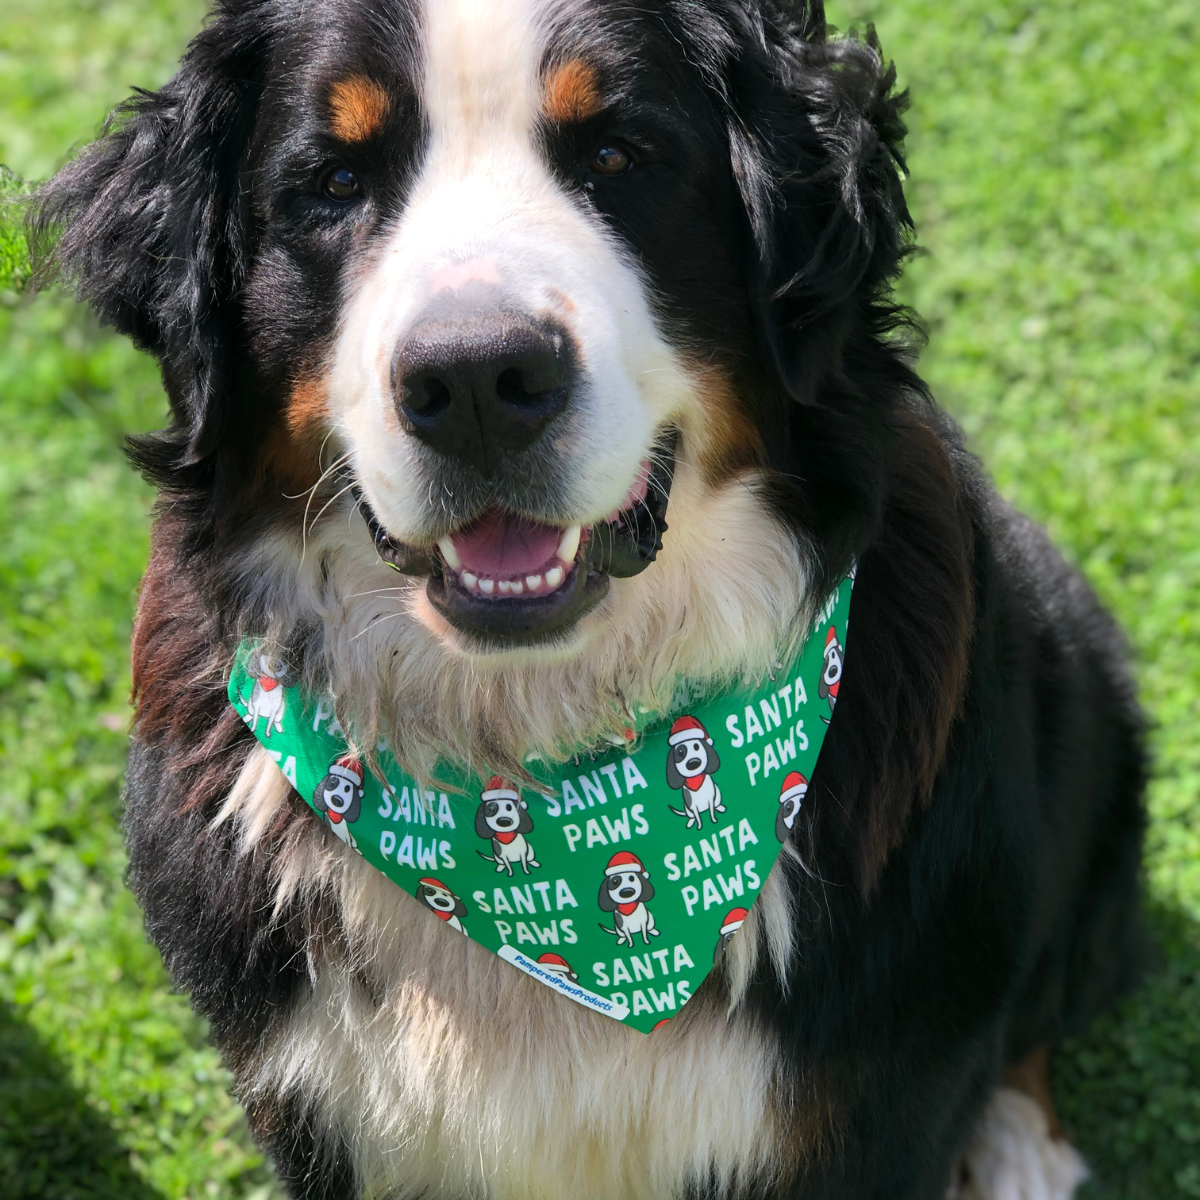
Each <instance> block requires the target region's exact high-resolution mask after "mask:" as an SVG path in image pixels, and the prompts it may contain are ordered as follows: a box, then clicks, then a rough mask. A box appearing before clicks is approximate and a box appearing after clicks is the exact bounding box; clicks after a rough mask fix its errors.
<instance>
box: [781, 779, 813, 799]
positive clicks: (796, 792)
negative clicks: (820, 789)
mask: <svg viewBox="0 0 1200 1200" xmlns="http://www.w3.org/2000/svg"><path fill="white" fill-rule="evenodd" d="M807 791H808V780H807V779H805V778H804V776H803V775H801V774H800V772H799V771H789V772H788V773H787V774H786V775H785V776H784V778H783V784H782V785H781V787H780V789H779V803H780V804H786V803H787V802H788V801H789V800H791V799H792V798H793V797H795V799H797V800H803V799H804V793H805V792H807Z"/></svg>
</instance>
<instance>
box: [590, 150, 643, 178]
mask: <svg viewBox="0 0 1200 1200" xmlns="http://www.w3.org/2000/svg"><path fill="white" fill-rule="evenodd" d="M632 166H633V159H632V158H631V157H630V156H629V153H628V151H626V150H624V149H622V148H621V147H620V146H617V145H614V144H611V143H605V144H604V145H603V146H600V147H599V148H598V149H597V150H596V152H595V153H594V154H593V155H592V161H591V162H590V163H588V169H589V170H591V171H595V172H596V174H597V175H624V174H625V172H626V171H628V170H629V168H630V167H632Z"/></svg>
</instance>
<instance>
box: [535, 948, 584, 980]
mask: <svg viewBox="0 0 1200 1200" xmlns="http://www.w3.org/2000/svg"><path fill="white" fill-rule="evenodd" d="M537 961H538V966H539V967H541V968H542V970H543V971H549V972H550V973H551V974H552V975H557V976H558V977H559V978H560V979H569V980H570V981H571V982H572V983H578V982H579V976H578V975H576V974H575V971H574V970H573V969H572V967H571V964H570V963H569V962H567V960H566V959H565V958H563V956H562V955H561V954H543V955H541V956H540V957H539V958H538V960H537Z"/></svg>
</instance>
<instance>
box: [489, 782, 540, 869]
mask: <svg viewBox="0 0 1200 1200" xmlns="http://www.w3.org/2000/svg"><path fill="white" fill-rule="evenodd" d="M532 831H533V818H532V817H531V816H530V815H529V806H528V805H527V804H526V803H525V801H524V800H522V799H521V793H520V792H519V791H517V789H516V788H515V787H513V786H512V784H510V783H507V782H506V781H505V780H503V779H501V778H500V776H499V775H493V776H492V777H491V779H489V780H488V782H487V787H485V788H484V789H483V791H482V793H481V794H480V797H479V807H478V808H477V809H476V810H475V833H476V834H477V835H478V836H479V837H481V838H489V839H490V840H491V843H492V852H491V854H484V852H483V851H482V850H479V851H477V853H478V854H479V857H480V858H484V859H487V861H488V862H494V863H495V864H496V870H497V871H507V872H508V873H509V875H512V873H513V865H514V864H515V863H520V865H521V870H522V871H524V872H525V874H526V875H528V874H529V868H530V867H540V866H541V865H542V864H541V863H540V862H538V860H537V859H536V858H535V857H534V854H533V847H532V846H531V845H530V844H529V841H528V839H527V838H526V837H525V835H526V834H527V833H531V832H532Z"/></svg>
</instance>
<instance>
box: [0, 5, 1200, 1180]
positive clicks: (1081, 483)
mask: <svg viewBox="0 0 1200 1200" xmlns="http://www.w3.org/2000/svg"><path fill="white" fill-rule="evenodd" d="M200 12H201V6H200V4H199V3H197V0H108V2H104V0H4V7H3V13H2V14H0V163H4V164H7V165H8V166H9V167H10V168H12V169H13V170H14V171H15V172H17V173H18V174H19V175H21V176H23V177H25V178H26V179H38V178H43V177H45V176H46V175H47V174H49V173H50V172H51V171H53V170H54V168H55V167H56V166H58V165H59V164H61V163H62V162H63V161H64V160H65V158H66V157H67V156H68V155H69V153H70V151H71V149H72V147H74V146H78V145H79V144H80V143H82V142H84V141H86V140H87V139H88V138H89V137H91V136H92V135H93V134H94V132H95V130H96V128H97V126H98V124H99V122H100V121H101V119H102V118H103V116H104V114H105V112H106V110H107V109H109V108H110V107H111V106H112V105H113V104H114V103H116V102H117V101H118V100H120V99H121V98H123V97H124V96H125V95H126V94H127V93H128V90H129V88H130V86H132V85H139V86H147V87H149V86H155V85H157V84H159V83H161V82H162V81H164V80H165V79H166V78H167V76H168V75H169V74H170V71H171V67H172V63H173V62H174V60H175V59H176V57H177V56H178V54H179V52H180V50H181V49H182V47H183V45H184V43H185V41H186V39H187V37H188V36H189V35H190V33H192V32H194V30H195V28H196V27H197V24H198V21H199V17H200ZM831 18H832V19H833V20H834V21H835V22H836V23H837V24H839V25H840V26H842V27H843V28H844V27H846V26H848V25H850V24H851V23H855V22H857V23H859V24H861V23H862V22H863V21H865V20H868V19H873V20H874V21H875V22H876V24H877V27H878V29H879V33H880V36H881V38H882V41H883V45H884V49H885V51H886V53H887V54H888V55H889V56H891V57H894V58H895V59H896V61H897V63H898V66H899V68H900V74H901V80H902V83H904V84H905V85H908V86H910V87H911V88H912V93H913V107H912V110H911V113H910V129H911V135H910V138H909V142H908V146H909V166H910V170H911V178H910V180H909V183H908V189H909V196H910V201H911V203H912V206H913V209H914V213H915V215H916V218H917V222H918V228H919V234H920V241H921V244H922V246H923V252H922V254H921V255H920V256H918V257H917V258H916V259H915V260H914V261H913V262H912V263H911V264H910V268H909V271H908V274H907V276H906V279H905V282H904V284H903V288H902V292H903V295H904V297H905V299H906V300H908V301H910V302H911V303H913V304H914V305H915V306H916V307H917V308H918V310H919V311H920V312H921V314H922V315H923V316H924V318H925V319H926V321H927V322H928V324H929V327H930V331H931V342H930V346H929V348H928V350H927V351H926V353H925V355H924V357H923V360H922V362H923V371H924V373H925V375H926V377H927V378H928V379H929V380H930V381H931V383H932V384H933V386H934V389H935V391H936V393H937V394H938V396H939V398H940V399H941V401H942V402H943V403H944V404H945V405H946V406H947V407H948V408H949V409H950V410H951V411H952V412H953V413H954V414H955V415H956V416H957V417H958V418H959V419H960V420H961V421H962V423H963V424H964V426H965V428H966V429H967V431H968V433H969V435H970V439H971V443H972V445H973V446H974V448H975V449H976V450H977V451H978V452H979V453H980V454H981V455H982V456H983V458H984V461H985V462H986V463H987V465H988V467H989V469H990V470H991V471H992V472H993V473H994V475H995V477H996V478H997V480H998V482H999V485H1000V488H1001V490H1002V491H1003V492H1004V494H1005V495H1006V496H1008V497H1010V498H1011V499H1013V500H1014V501H1015V502H1016V503H1017V504H1018V505H1019V506H1021V507H1022V508H1024V509H1025V510H1026V511H1028V512H1030V513H1032V514H1033V515H1034V516H1036V517H1037V518H1038V519H1039V520H1041V521H1044V522H1045V523H1046V524H1047V525H1048V526H1049V528H1050V530H1051V533H1052V534H1053V536H1054V538H1055V540H1056V541H1057V542H1058V544H1059V545H1060V546H1062V547H1063V549H1064V550H1065V551H1066V553H1067V554H1068V555H1069V556H1070V557H1071V558H1072V559H1073V561H1075V562H1077V563H1078V564H1080V566H1082V568H1083V569H1084V570H1085V571H1086V572H1087V574H1088V576H1089V578H1090V579H1091V580H1092V582H1093V583H1094V584H1095V586H1096V587H1097V588H1098V590H1099V592H1100V593H1101V595H1102V596H1103V598H1104V599H1105V601H1106V602H1107V603H1108V604H1109V605H1110V606H1111V607H1112V608H1113V609H1114V610H1115V611H1116V612H1117V614H1118V615H1119V617H1120V619H1121V620H1122V622H1123V624H1124V626H1125V628H1126V629H1127V630H1128V631H1129V635H1130V639H1131V641H1132V642H1133V645H1134V647H1135V649H1136V653H1137V657H1138V673H1139V679H1140V682H1141V687H1142V693H1143V696H1144V699H1145V702H1146V705H1147V708H1148V710H1149V712H1150V714H1151V717H1152V719H1153V722H1154V730H1153V748H1154V753H1155V764H1156V765H1155V776H1154V781H1153V784H1152V787H1151V792H1150V805H1151V810H1152V815H1153V825H1152V829H1151V835H1150V839H1149V847H1148V858H1147V875H1148V880H1149V886H1150V894H1151V912H1152V918H1153V923H1154V927H1155V930H1156V933H1157V935H1158V937H1159V939H1160V941H1161V943H1162V945H1163V948H1164V950H1165V962H1164V967H1163V970H1162V972H1161V973H1160V974H1159V975H1157V976H1156V977H1155V978H1154V979H1153V980H1151V981H1150V982H1149V983H1148V984H1147V985H1146V986H1145V987H1144V988H1143V989H1142V991H1141V992H1139V993H1138V994H1137V995H1136V996H1135V997H1133V998H1132V999H1131V1000H1130V1001H1129V1002H1128V1003H1126V1004H1125V1005H1124V1006H1123V1007H1122V1009H1121V1010H1120V1011H1119V1012H1118V1013H1116V1014H1114V1015H1113V1016H1112V1017H1108V1018H1105V1019H1104V1020H1102V1021H1101V1022H1100V1023H1099V1024H1098V1025H1097V1027H1096V1028H1095V1029H1094V1030H1092V1031H1091V1032H1090V1033H1089V1034H1088V1036H1087V1037H1086V1038H1084V1039H1082V1040H1080V1041H1078V1042H1075V1043H1073V1044H1071V1045H1070V1046H1069V1047H1068V1048H1067V1050H1066V1052H1065V1053H1063V1054H1062V1055H1060V1056H1059V1060H1058V1063H1057V1066H1056V1073H1055V1092H1056V1097H1057V1099H1058V1102H1059V1104H1060V1107H1061V1109H1062V1112H1063V1115H1064V1118H1065V1120H1066V1123H1067V1124H1068V1126H1069V1127H1070V1129H1071V1130H1072V1131H1073V1133H1074V1134H1075V1136H1076V1138H1077V1140H1078V1141H1079V1143H1080V1144H1081V1146H1082V1148H1083V1149H1084V1151H1085V1153H1086V1154H1087V1156H1088V1158H1089V1161H1090V1162H1091V1163H1092V1165H1093V1168H1094V1170H1095V1174H1096V1179H1095V1180H1094V1182H1093V1183H1091V1184H1089V1185H1088V1189H1087V1192H1086V1195H1088V1196H1089V1197H1091V1198H1092V1200H1118V1198H1121V1200H1174V1198H1176V1197H1200V637H1198V636H1197V635H1198V634H1200V615H1198V612H1197V605H1196V600H1195V597H1196V596H1197V594H1198V592H1200V503H1198V501H1197V495H1196V492H1197V478H1198V474H1200V386H1198V384H1200V51H1198V47H1200V6H1197V5H1196V4H1195V3H1194V0H1192V2H1190V3H1182V2H1180V3H1171V2H1170V0H1166V2H1164V3H1154V4H1151V3H1148V2H1147V0H1123V2H1122V3H1119V4H1118V3H1117V2H1116V0H1078V2H1073V0H1053V2H1052V3H1046V4H1033V3H1011V2H1005V0H942V2H940V3H936V4H935V3H933V2H932V0H891V2H888V3H885V2H883V0H878V2H875V0H872V2H871V3H870V4H868V3H867V2H866V0H840V2H839V3H838V4H837V5H836V7H835V8H833V9H831ZM3 259H4V245H3V240H2V239H0V271H3V269H4V268H3ZM163 412H164V405H163V398H162V394H161V389H160V387H159V384H158V380H157V375H156V372H155V369H154V367H153V365H152V364H151V363H149V362H147V361H146V360H145V359H143V358H142V357H141V356H139V355H137V354H136V353H135V352H134V351H132V350H131V349H130V348H129V347H128V345H126V344H125V343H124V342H121V341H119V340H116V339H114V338H113V337H111V335H109V334H107V333H105V332H103V331H100V330H99V329H98V328H97V327H96V325H95V323H94V322H93V321H92V319H91V318H90V317H89V316H88V314H86V313H85V312H83V311H81V310H79V309H78V308H76V307H75V306H74V305H73V304H71V303H70V301H69V300H67V299H66V298H65V297H63V296H61V295H60V294H54V293H51V294H47V295H44V296H41V297H39V298H38V299H37V300H36V302H31V300H30V298H29V297H28V296H18V294H17V293H16V292H15V291H12V290H9V291H7V292H4V291H0V434H2V441H0V1197H3V1198H4V1200H25V1198H26V1197H28V1198H30V1200H33V1198H35V1197H36V1198H38V1200H76V1198H78V1200H90V1198H97V1200H101V1198H103V1200H110V1198H111V1200H153V1198H157V1197H161V1198H166V1197H171V1198H175V1197H188V1198H190V1200H201V1198H210V1197H212V1198H216V1197H243V1198H253V1200H268V1198H269V1197H273V1196H276V1195H277V1194H278V1193H277V1191H276V1189H275V1185H274V1184H273V1183H272V1181H271V1176H270V1172H269V1170H268V1168H267V1167H266V1166H265V1165H264V1164H263V1163H262V1161H261V1158H260V1156H259V1155H258V1154H257V1152H256V1151H255V1149H254V1147H253V1145H252V1143H251V1142H250V1140H249V1137H248V1135H247V1133H246V1130H245V1125H244V1121H243V1119H242V1117H241V1114H240V1112H239V1110H238V1108H237V1106H236V1105H235V1104H234V1103H233V1102H232V1101H231V1100H229V1099H228V1098H227V1096H226V1091H225V1088H226V1085H227V1083H228V1077H227V1075H226V1074H225V1072H224V1071H223V1070H222V1068H221V1066H220V1064H219V1062H218V1060H217V1058H216V1056H215V1055H214V1054H213V1052H212V1051H211V1050H210V1049H208V1048H207V1046H206V1043H205V1034H204V1029H203V1027H202V1025H201V1024H200V1023H198V1022H197V1021H196V1020H195V1019H194V1018H193V1017H192V1016H191V1015H190V1013H189V1010H188V1007H187V1004H186V1002H185V1001H184V1000H183V999H181V998H180V997H177V996H173V995H172V994H171V993H170V990H169V988H168V985H167V982H166V979H165V977H164V974H163V971H162V967H161V964H160V963H159V961H158V958H157V955H156V954H155V952H154V951H152V950H151V949H149V948H148V947H147V946H146V944H145V941H144V939H143V935H142V929H141V921H140V917H139V914H138V911H137V908H136V906H135V905H134V903H133V902H132V899H131V898H130V896H129V895H128V894H127V892H126V891H125V890H124V888H123V886H122V884H121V873H122V870H123V853H122V847H121V835H120V830H119V825H118V822H119V816H120V799H119V795H120V786H121V772H122V769H123V760H124V754H125V746H126V729H127V723H128V715H129V714H128V709H127V707H126V695H127V692H128V688H129V666H128V653H127V645H128V638H129V628H130V616H131V612H132V607H133V602H134V596H135V589H136V585H137V579H138V576H139V574H140V572H141V569H142V567H143V564H144V562H145V557H146V545H147V510H148V505H149V501H150V496H149V492H148V490H147V488H146V487H145V486H144V485H143V484H142V483H141V482H140V481H139V480H138V479H137V478H136V477H135V476H134V475H133V473H132V472H131V471H129V470H128V469H127V468H126V466H125V465H124V463H123V461H122V458H121V449H120V446H121V439H122V437H123V435H124V434H126V433H127V432H130V431H136V430H142V429H147V428H151V427H153V426H155V425H157V424H159V423H161V421H162V417H163Z"/></svg>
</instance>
